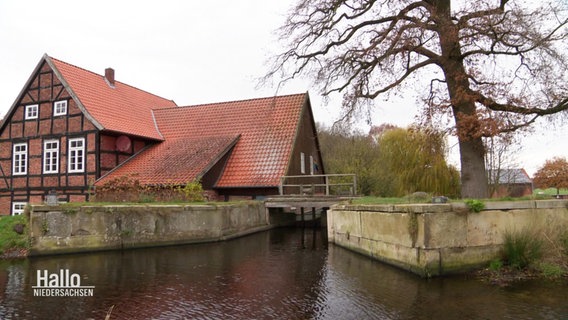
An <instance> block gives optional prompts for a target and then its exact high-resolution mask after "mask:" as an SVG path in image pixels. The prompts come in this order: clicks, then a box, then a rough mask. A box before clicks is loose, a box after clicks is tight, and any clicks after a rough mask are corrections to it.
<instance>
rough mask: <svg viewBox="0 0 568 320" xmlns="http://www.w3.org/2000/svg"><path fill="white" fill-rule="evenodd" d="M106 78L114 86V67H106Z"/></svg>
mask: <svg viewBox="0 0 568 320" xmlns="http://www.w3.org/2000/svg"><path fill="white" fill-rule="evenodd" d="M105 79H106V81H107V82H108V84H109V85H110V86H111V87H114V69H113V68H106V69H105Z"/></svg>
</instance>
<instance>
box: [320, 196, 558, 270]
mask: <svg viewBox="0 0 568 320" xmlns="http://www.w3.org/2000/svg"><path fill="white" fill-rule="evenodd" d="M567 208H568V201H565V200H539V201H518V202H487V203H486V208H485V210H483V211H481V212H479V213H473V212H469V210H468V209H467V208H466V207H465V205H464V204H463V203H455V204H416V205H336V206H333V207H332V208H331V210H330V211H328V215H327V223H328V239H329V241H330V242H333V243H335V244H337V245H339V246H342V247H345V248H348V249H351V250H354V251H357V252H360V253H362V254H365V255H367V256H370V257H372V258H375V259H378V260H381V261H383V262H386V263H389V264H392V265H395V266H398V267H401V268H403V269H406V270H409V271H412V272H414V273H416V274H419V275H421V276H438V275H445V274H451V273H460V272H464V271H467V270H471V269H473V268H475V267H479V266H483V265H486V264H487V263H488V262H489V261H491V260H493V259H495V258H497V257H499V256H500V251H501V249H502V244H503V233H504V232H505V231H507V230H520V229H522V228H524V227H527V226H528V227H531V228H538V227H542V226H546V225H549V226H550V225H565V226H568V209H567Z"/></svg>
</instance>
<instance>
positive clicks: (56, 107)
mask: <svg viewBox="0 0 568 320" xmlns="http://www.w3.org/2000/svg"><path fill="white" fill-rule="evenodd" d="M66 114H67V100H61V101H55V102H54V103H53V116H64V115H66Z"/></svg>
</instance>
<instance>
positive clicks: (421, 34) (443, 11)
mask: <svg viewBox="0 0 568 320" xmlns="http://www.w3.org/2000/svg"><path fill="white" fill-rule="evenodd" d="M537 4H538V7H536V5H535V7H534V8H529V7H527V6H526V1H514V0H511V1H509V0H500V1H498V0H477V1H461V2H460V1H451V0H423V1H419V0H301V1H298V4H297V5H296V6H295V7H294V8H293V9H292V11H291V12H290V14H289V16H288V19H287V21H286V22H285V24H284V26H283V27H282V28H281V29H280V34H281V36H282V38H283V40H284V41H285V43H287V46H286V48H285V49H284V50H283V51H282V52H281V53H280V54H279V55H277V56H276V57H275V60H274V65H273V66H272V67H271V69H270V71H269V72H268V74H267V76H266V78H267V79H268V78H272V79H275V78H276V79H282V80H283V81H286V80H288V79H291V78H294V77H296V76H300V75H307V76H309V77H311V78H312V79H313V80H314V82H315V83H316V84H317V85H319V86H321V89H322V93H323V94H324V95H329V94H331V93H333V92H341V93H342V94H343V97H344V101H343V107H344V111H345V114H346V115H349V114H351V113H353V112H355V111H356V110H359V109H360V108H361V107H363V106H365V105H366V104H369V105H370V101H372V100H374V99H375V98H377V97H379V96H385V95H386V96H387V97H388V94H389V93H391V92H393V91H396V90H400V89H401V88H404V87H408V86H418V85H421V84H423V83H424V88H423V90H421V91H422V92H424V96H423V99H424V101H426V102H427V103H426V105H425V107H426V108H427V110H428V114H440V113H443V114H447V115H451V117H452V118H453V121H454V125H455V126H454V128H455V131H454V132H455V134H456V135H457V137H458V141H459V148H460V160H461V183H462V188H461V190H462V197H468V198H480V197H486V196H488V186H487V179H486V177H487V176H486V171H485V166H484V153H485V149H484V145H483V141H482V139H483V137H489V136H494V135H496V134H499V133H501V132H511V131H515V130H517V129H520V128H523V127H526V126H529V125H530V124H532V123H534V122H535V120H536V119H537V118H539V117H541V116H546V115H551V114H557V113H560V112H561V111H565V110H567V109H568V85H567V83H568V81H567V78H568V76H567V73H566V70H567V69H568V68H567V67H568V62H567V61H568V59H567V57H566V54H565V53H566V52H567V51H566V47H567V44H566V43H567V41H566V38H567V37H568V32H567V28H566V26H567V24H568V20H567V16H568V12H567V11H568V9H567V6H568V4H567V2H566V1H550V2H537ZM523 6H524V7H523Z"/></svg>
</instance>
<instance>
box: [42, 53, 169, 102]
mask: <svg viewBox="0 0 568 320" xmlns="http://www.w3.org/2000/svg"><path fill="white" fill-rule="evenodd" d="M47 56H48V57H49V58H50V59H52V60H55V61H57V62H60V63H63V64H66V65H68V66H71V67H73V68H76V69H79V70H82V71H84V72H88V73H91V74H93V75H96V76H99V77H102V78H103V79H104V78H105V76H104V75H103V74H99V73H96V72H94V71H91V70H88V69H85V68H83V67H79V66H77V65H74V64H72V63H69V62H66V61H63V60H60V59H57V58H54V57H52V56H49V55H47ZM114 82H117V83H120V84H122V85H124V86H127V87H130V88H132V89H135V90H138V91H141V92H144V93H147V94H149V95H152V96H154V97H156V98H160V99H163V100H168V101H171V102H173V103H174V104H176V103H175V102H174V100H173V99H168V98H164V97H162V96H159V95H157V94H155V93H152V92H150V91H147V90H144V89H140V88H138V87H136V86H133V85H130V84H128V83H125V82H122V81H118V80H115V81H114ZM176 105H177V104H176Z"/></svg>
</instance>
